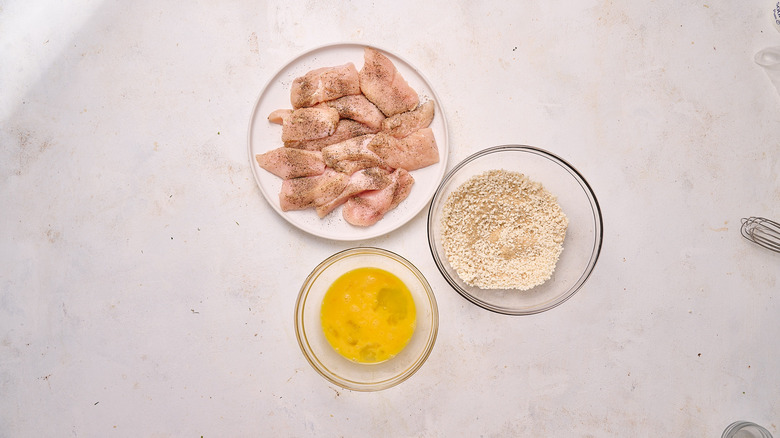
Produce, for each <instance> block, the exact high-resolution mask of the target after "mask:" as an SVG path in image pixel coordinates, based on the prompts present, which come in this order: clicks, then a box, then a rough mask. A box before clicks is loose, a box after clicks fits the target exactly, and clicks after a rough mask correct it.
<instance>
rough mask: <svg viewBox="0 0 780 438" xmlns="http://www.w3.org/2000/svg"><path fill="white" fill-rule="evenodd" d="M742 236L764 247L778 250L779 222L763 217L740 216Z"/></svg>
mask: <svg viewBox="0 0 780 438" xmlns="http://www.w3.org/2000/svg"><path fill="white" fill-rule="evenodd" d="M740 232H741V233H742V236H744V237H745V238H746V239H747V240H750V241H751V242H754V243H756V244H758V245H760V246H763V247H764V248H767V249H770V250H772V251H775V252H780V224H778V223H777V222H775V221H773V220H770V219H766V218H763V217H755V216H754V217H749V218H742V227H741V228H740Z"/></svg>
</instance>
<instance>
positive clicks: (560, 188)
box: [428, 145, 603, 315]
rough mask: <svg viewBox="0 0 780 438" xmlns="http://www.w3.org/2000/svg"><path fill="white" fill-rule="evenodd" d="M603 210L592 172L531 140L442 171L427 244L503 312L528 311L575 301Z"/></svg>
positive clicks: (468, 289)
mask: <svg viewBox="0 0 780 438" xmlns="http://www.w3.org/2000/svg"><path fill="white" fill-rule="evenodd" d="M602 235H603V223H602V218H601V209H600V207H599V203H598V201H597V200H596V195H595V194H594V193H593V190H592V189H591V187H590V185H589V184H588V182H587V181H586V180H585V178H584V177H583V176H582V175H581V174H580V173H579V172H578V171H577V170H576V169H575V168H574V167H572V166H571V165H570V164H569V163H567V162H566V161H564V160H563V159H561V158H560V157H558V156H556V155H554V154H552V153H550V152H548V151H545V150H543V149H539V148H536V147H532V146H520V145H506V146H495V147H491V148H488V149H485V150H482V151H480V152H477V153H475V154H474V155H472V156H470V157H468V158H466V159H465V160H463V161H462V162H461V163H460V164H458V165H457V166H455V168H454V169H452V170H451V171H450V172H449V174H447V176H446V177H445V178H444V180H443V181H442V183H441V185H440V186H439V188H438V190H437V191H436V193H435V195H434V197H433V200H432V201H431V206H430V210H429V211H428V243H429V245H430V248H431V254H432V255H433V259H434V261H435V262H436V265H437V267H438V268H439V271H441V273H442V275H443V276H444V278H445V279H446V280H447V282H448V283H449V284H450V285H451V286H452V287H453V288H454V289H455V290H456V291H457V292H458V293H460V294H461V295H462V296H463V297H464V298H466V299H467V300H469V301H471V302H472V303H474V304H476V305H478V306H480V307H482V308H484V309H487V310H490V311H493V312H497V313H502V314H507V315H530V314H535V313H539V312H544V311H546V310H549V309H552V308H553V307H556V306H558V305H560V304H561V303H563V302H564V301H566V300H567V299H569V298H571V297H572V296H573V295H574V294H575V293H576V292H577V291H578V290H579V289H580V288H581V287H582V285H583V284H585V281H586V280H587V279H588V277H589V276H590V274H591V272H592V271H593V268H594V267H595V265H596V261H597V260H598V258H599V253H600V252H601V244H602Z"/></svg>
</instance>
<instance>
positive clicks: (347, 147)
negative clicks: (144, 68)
mask: <svg viewBox="0 0 780 438" xmlns="http://www.w3.org/2000/svg"><path fill="white" fill-rule="evenodd" d="M373 138H374V135H373V134H366V135H361V136H360V137H354V138H350V139H348V140H344V141H342V142H341V143H336V144H332V145H330V146H326V147H324V148H322V159H323V160H324V161H325V165H326V166H328V167H331V168H333V169H334V170H337V171H339V172H342V173H346V174H348V175H352V174H353V173H355V172H357V171H358V170H360V169H367V168H369V167H387V165H386V164H385V162H384V161H382V159H381V158H379V156H378V155H377V154H375V153H374V152H372V151H370V150H369V149H368V147H367V146H368V144H369V143H371V140H372V139H373Z"/></svg>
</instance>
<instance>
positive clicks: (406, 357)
mask: <svg viewBox="0 0 780 438" xmlns="http://www.w3.org/2000/svg"><path fill="white" fill-rule="evenodd" d="M362 267H374V268H380V269H384V270H386V271H388V272H391V273H393V274H395V275H396V276H397V277H398V278H400V279H401V280H402V281H403V282H404V283H405V284H406V286H407V287H408V288H409V291H410V292H411V293H412V297H413V298H414V305H415V308H416V313H417V321H416V327H415V330H414V334H413V335H412V338H411V339H410V340H409V343H408V344H407V345H406V347H404V349H403V350H401V352H400V353H398V354H397V355H396V356H395V357H393V358H391V359H389V360H386V361H384V362H380V363H357V362H353V361H350V360H348V359H346V358H345V357H343V356H341V355H340V354H339V353H338V352H336V350H334V349H333V347H331V345H330V344H329V343H328V340H327V339H326V338H325V333H324V332H323V330H322V325H321V321H320V309H321V307H322V299H323V298H324V296H325V293H326V292H327V290H328V288H329V287H330V285H331V284H332V283H333V282H334V281H335V280H336V279H337V278H339V277H340V276H341V275H343V274H345V273H347V272H349V271H351V270H353V269H357V268H362ZM438 329H439V312H438V307H437V305H436V297H435V296H434V295H433V290H431V287H430V285H429V284H428V281H427V280H426V279H425V277H424V276H423V275H422V273H421V272H420V271H419V270H418V269H417V268H416V267H415V266H414V265H412V264H411V263H410V262H409V261H407V260H406V259H404V258H403V257H401V256H399V255H398V254H395V253H393V252H390V251H387V250H384V249H380V248H368V247H362V248H352V249H347V250H344V251H341V252H338V253H336V254H334V255H332V256H330V257H328V258H327V259H325V261H323V262H322V263H320V264H319V266H317V267H316V268H314V270H313V271H312V273H311V274H309V276H308V278H306V281H305V282H304V284H303V287H301V291H300V293H299V294H298V300H297V302H296V303H295V335H296V337H297V338H298V345H300V347H301V351H302V352H303V355H304V356H305V357H306V360H308V361H309V363H310V364H311V366H312V367H314V369H315V370H316V371H317V372H318V373H319V374H321V375H322V376H323V377H324V378H325V379H327V380H329V381H330V382H332V383H334V384H336V385H338V386H341V387H342V388H346V389H351V390H355V391H379V390H382V389H387V388H390V387H392V386H395V385H397V384H399V383H401V382H403V381H404V380H406V379H408V378H409V377H411V376H412V375H413V374H414V373H415V372H417V370H419V369H420V367H422V365H423V363H425V361H426V359H428V355H429V354H430V353H431V351H432V350H433V344H434V343H435V342H436V334H437V332H438Z"/></svg>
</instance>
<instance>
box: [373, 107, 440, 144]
mask: <svg viewBox="0 0 780 438" xmlns="http://www.w3.org/2000/svg"><path fill="white" fill-rule="evenodd" d="M434 107H435V105H434V104H433V101H432V100H429V101H427V102H425V103H424V104H422V105H420V106H418V107H417V108H415V109H413V110H411V111H407V112H405V113H400V114H396V115H394V116H392V117H388V118H386V119H385V120H384V121H382V131H386V132H387V133H388V134H390V135H392V136H393V137H395V138H404V137H406V136H407V135H409V134H411V133H413V132H414V131H417V130H419V129H422V128H427V127H428V126H430V124H431V121H432V120H433V113H434Z"/></svg>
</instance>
